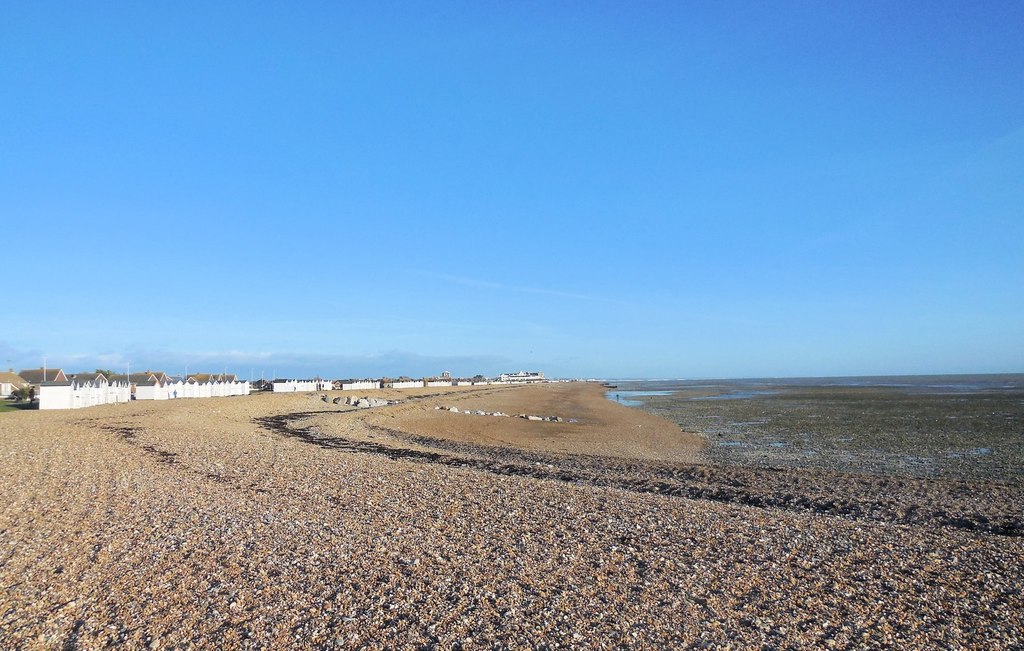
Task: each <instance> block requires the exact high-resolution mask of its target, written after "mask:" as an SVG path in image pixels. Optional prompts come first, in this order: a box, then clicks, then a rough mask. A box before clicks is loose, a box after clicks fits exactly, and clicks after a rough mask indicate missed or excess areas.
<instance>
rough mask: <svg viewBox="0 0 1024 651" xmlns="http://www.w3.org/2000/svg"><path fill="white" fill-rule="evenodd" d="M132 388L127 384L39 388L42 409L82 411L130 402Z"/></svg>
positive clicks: (89, 384)
mask: <svg viewBox="0 0 1024 651" xmlns="http://www.w3.org/2000/svg"><path fill="white" fill-rule="evenodd" d="M130 399H131V388H130V387H129V386H128V385H127V384H121V383H115V384H99V385H95V386H94V385H93V383H92V382H86V383H85V384H82V385H79V384H75V383H72V384H59V385H49V386H48V385H43V386H40V387H39V408H40V409H81V408H83V407H93V406H95V405H107V404H112V403H118V402H128V401H129V400H130Z"/></svg>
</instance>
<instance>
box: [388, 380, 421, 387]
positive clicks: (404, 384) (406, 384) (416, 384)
mask: <svg viewBox="0 0 1024 651" xmlns="http://www.w3.org/2000/svg"><path fill="white" fill-rule="evenodd" d="M389 387H390V388H392V389H422V388H423V381H422V380H408V381H406V382H391V383H390V384H389Z"/></svg>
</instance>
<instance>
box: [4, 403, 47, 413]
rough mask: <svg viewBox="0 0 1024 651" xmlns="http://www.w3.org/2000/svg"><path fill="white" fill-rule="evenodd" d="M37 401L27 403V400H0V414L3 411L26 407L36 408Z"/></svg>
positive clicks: (21, 409) (37, 406)
mask: <svg viewBox="0 0 1024 651" xmlns="http://www.w3.org/2000/svg"><path fill="white" fill-rule="evenodd" d="M38 408H39V403H31V404H30V403H27V402H11V401H10V400H0V414H2V413H4V412H5V411H24V410H26V409H38Z"/></svg>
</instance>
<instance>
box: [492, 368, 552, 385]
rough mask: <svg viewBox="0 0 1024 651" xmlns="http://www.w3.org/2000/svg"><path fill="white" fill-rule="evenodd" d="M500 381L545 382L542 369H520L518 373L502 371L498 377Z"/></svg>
mask: <svg viewBox="0 0 1024 651" xmlns="http://www.w3.org/2000/svg"><path fill="white" fill-rule="evenodd" d="M498 381H499V382H509V383H527V384H530V383H534V382H543V381H544V374H543V373H541V372H540V371H519V372H517V373H502V374H501V375H500V376H499V377H498Z"/></svg>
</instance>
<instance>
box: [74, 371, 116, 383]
mask: <svg viewBox="0 0 1024 651" xmlns="http://www.w3.org/2000/svg"><path fill="white" fill-rule="evenodd" d="M100 378H102V379H103V380H104V381H106V382H109V380H108V379H107V376H106V375H104V374H102V373H96V372H95V371H93V372H91V373H88V372H87V373H72V374H71V375H68V381H69V382H78V383H79V384H81V383H83V382H95V381H96V380H98V379H100Z"/></svg>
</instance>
